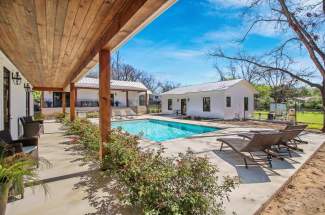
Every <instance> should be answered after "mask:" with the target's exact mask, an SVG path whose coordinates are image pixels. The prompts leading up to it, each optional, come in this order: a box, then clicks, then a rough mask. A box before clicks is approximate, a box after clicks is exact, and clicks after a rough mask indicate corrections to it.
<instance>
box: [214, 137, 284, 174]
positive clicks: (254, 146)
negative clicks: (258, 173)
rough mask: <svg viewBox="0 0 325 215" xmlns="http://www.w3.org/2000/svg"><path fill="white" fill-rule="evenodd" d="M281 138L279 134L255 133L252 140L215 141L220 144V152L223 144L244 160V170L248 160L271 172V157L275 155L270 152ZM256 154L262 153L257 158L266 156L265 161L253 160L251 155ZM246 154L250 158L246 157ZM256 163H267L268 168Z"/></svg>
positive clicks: (228, 139)
mask: <svg viewBox="0 0 325 215" xmlns="http://www.w3.org/2000/svg"><path fill="white" fill-rule="evenodd" d="M282 136H283V134H282V133H281V132H276V133H275V132H269V133H263V134H259V133H256V134H254V136H253V137H252V139H248V140H247V139H243V138H218V139H217V141H220V142H221V146H220V151H221V150H222V147H223V144H226V145H228V146H229V147H230V148H232V149H233V150H234V151H235V152H236V153H238V154H239V155H240V156H241V157H242V158H243V159H244V163H245V167H246V168H248V163H247V160H250V161H252V162H253V163H256V164H258V165H261V166H263V167H264V168H267V169H269V170H271V171H273V170H272V169H270V168H272V157H274V156H276V155H275V154H274V153H273V152H272V151H271V147H272V146H273V145H276V144H278V142H279V141H280V139H281V137H282ZM258 152H262V153H263V155H259V156H260V157H261V156H262V157H263V156H266V159H262V158H255V157H254V155H253V154H255V153H258ZM245 153H246V154H245ZM247 153H248V154H249V155H250V156H248V155H247ZM276 157H277V156H276ZM258 161H267V162H268V164H269V166H270V168H268V167H267V166H264V165H262V164H260V163H258ZM273 172H274V171H273Z"/></svg>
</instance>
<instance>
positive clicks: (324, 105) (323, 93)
mask: <svg viewBox="0 0 325 215" xmlns="http://www.w3.org/2000/svg"><path fill="white" fill-rule="evenodd" d="M321 95H322V101H323V128H322V131H323V132H324V133H325V78H324V79H323V89H322V90H321Z"/></svg>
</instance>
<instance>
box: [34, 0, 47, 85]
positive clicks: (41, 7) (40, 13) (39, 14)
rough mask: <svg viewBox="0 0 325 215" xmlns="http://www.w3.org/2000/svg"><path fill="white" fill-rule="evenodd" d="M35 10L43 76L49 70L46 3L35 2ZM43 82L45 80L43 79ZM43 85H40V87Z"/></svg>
mask: <svg viewBox="0 0 325 215" xmlns="http://www.w3.org/2000/svg"><path fill="white" fill-rule="evenodd" d="M34 2H35V10H36V24H37V32H38V40H39V45H40V52H41V56H42V62H41V63H42V64H43V70H42V72H40V73H41V74H42V75H41V76H43V73H46V70H48V67H47V65H48V56H47V54H48V53H47V45H46V43H47V41H46V1H43V0H35V1H34ZM42 80H43V78H42ZM40 84H41V83H39V85H40Z"/></svg>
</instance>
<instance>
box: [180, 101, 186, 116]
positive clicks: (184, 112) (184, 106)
mask: <svg viewBox="0 0 325 215" xmlns="http://www.w3.org/2000/svg"><path fill="white" fill-rule="evenodd" d="M181 114H182V115H186V99H181Z"/></svg>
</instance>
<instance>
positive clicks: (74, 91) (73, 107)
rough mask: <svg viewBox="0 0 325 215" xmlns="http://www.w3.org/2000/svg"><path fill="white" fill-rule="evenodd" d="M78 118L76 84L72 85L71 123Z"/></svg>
mask: <svg viewBox="0 0 325 215" xmlns="http://www.w3.org/2000/svg"><path fill="white" fill-rule="evenodd" d="M75 118H76V88H75V83H70V121H74V120H75Z"/></svg>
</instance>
